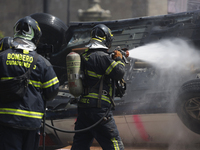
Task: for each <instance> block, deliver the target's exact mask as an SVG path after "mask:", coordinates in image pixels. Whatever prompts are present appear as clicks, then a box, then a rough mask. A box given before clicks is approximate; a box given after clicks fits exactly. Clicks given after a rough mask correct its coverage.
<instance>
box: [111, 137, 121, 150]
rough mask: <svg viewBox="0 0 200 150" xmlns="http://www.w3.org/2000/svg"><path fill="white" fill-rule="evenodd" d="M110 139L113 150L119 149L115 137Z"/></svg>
mask: <svg viewBox="0 0 200 150" xmlns="http://www.w3.org/2000/svg"><path fill="white" fill-rule="evenodd" d="M111 141H112V142H113V145H114V148H115V150H120V149H119V145H118V142H117V140H116V139H115V138H112V139H111Z"/></svg>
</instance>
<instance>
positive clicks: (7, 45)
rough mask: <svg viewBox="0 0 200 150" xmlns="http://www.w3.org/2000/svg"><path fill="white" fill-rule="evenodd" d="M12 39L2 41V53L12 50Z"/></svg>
mask: <svg viewBox="0 0 200 150" xmlns="http://www.w3.org/2000/svg"><path fill="white" fill-rule="evenodd" d="M12 40H13V38H12V37H4V38H2V39H1V40H0V52H2V51H4V50H6V49H9V48H11V41H12Z"/></svg>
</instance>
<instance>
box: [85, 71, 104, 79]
mask: <svg viewBox="0 0 200 150" xmlns="http://www.w3.org/2000/svg"><path fill="white" fill-rule="evenodd" d="M87 72H88V75H89V76H91V77H95V78H99V79H100V78H101V77H102V75H100V74H96V73H95V72H93V71H89V70H87Z"/></svg>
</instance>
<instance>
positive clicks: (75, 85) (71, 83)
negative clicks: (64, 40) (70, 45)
mask: <svg viewBox="0 0 200 150" xmlns="http://www.w3.org/2000/svg"><path fill="white" fill-rule="evenodd" d="M66 63H67V78H68V87H69V92H70V94H72V95H73V96H74V97H78V96H80V95H81V94H82V92H83V86H82V80H81V78H80V69H81V58H80V55H79V54H78V53H75V52H71V53H69V54H68V55H67V57H66Z"/></svg>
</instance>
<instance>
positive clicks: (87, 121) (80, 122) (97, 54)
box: [71, 24, 125, 150]
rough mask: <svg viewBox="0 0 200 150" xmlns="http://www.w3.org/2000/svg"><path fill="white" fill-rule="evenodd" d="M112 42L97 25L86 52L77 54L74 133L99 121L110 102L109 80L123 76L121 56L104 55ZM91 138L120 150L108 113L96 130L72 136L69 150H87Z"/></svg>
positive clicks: (116, 132)
mask: <svg viewBox="0 0 200 150" xmlns="http://www.w3.org/2000/svg"><path fill="white" fill-rule="evenodd" d="M112 40H113V35H112V33H111V30H110V29H109V28H108V27H107V26H105V25H104V24H98V25H96V26H95V27H94V28H93V29H92V31H91V40H90V43H89V44H88V45H87V46H86V47H88V49H87V50H86V51H85V52H84V53H83V54H82V55H81V57H82V60H81V63H82V66H81V68H82V70H83V72H84V79H83V87H84V92H83V94H82V95H81V97H80V100H79V102H78V117H77V121H76V123H75V130H80V129H84V128H86V127H89V126H91V125H93V124H94V123H96V122H97V121H99V120H100V119H101V117H102V116H103V115H104V114H105V113H106V111H107V110H108V109H109V107H110V106H111V103H112V102H111V97H112V91H113V90H114V89H112V83H111V81H112V79H115V80H120V79H122V78H123V76H124V74H125V64H124V61H123V59H122V54H121V53H120V52H119V51H115V55H114V59H113V58H111V57H110V55H109V53H108V49H109V48H110V47H111V44H112ZM101 81H102V82H101ZM101 83H102V84H103V85H101ZM94 138H95V139H96V140H97V141H98V143H99V144H100V146H101V147H102V148H103V149H108V150H115V149H120V150H123V149H124V146H123V143H122V140H121V138H120V136H119V132H118V129H117V126H116V124H115V121H114V118H113V114H112V111H110V112H109V113H108V115H107V116H106V117H105V118H104V120H103V122H101V123H100V124H98V125H97V126H96V127H94V128H92V129H90V130H88V131H86V132H80V133H75V135H74V138H73V145H72V148H71V149H72V150H89V149H90V146H91V144H92V142H93V139H94Z"/></svg>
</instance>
